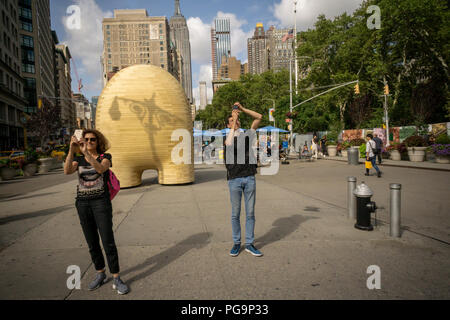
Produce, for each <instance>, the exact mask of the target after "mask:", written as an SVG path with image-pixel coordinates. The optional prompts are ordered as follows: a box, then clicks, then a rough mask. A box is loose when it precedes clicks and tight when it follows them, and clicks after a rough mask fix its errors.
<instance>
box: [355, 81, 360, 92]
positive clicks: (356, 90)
mask: <svg viewBox="0 0 450 320" xmlns="http://www.w3.org/2000/svg"><path fill="white" fill-rule="evenodd" d="M355 94H359V83H357V84H355Z"/></svg>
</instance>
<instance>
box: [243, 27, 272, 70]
mask: <svg viewBox="0 0 450 320" xmlns="http://www.w3.org/2000/svg"><path fill="white" fill-rule="evenodd" d="M266 46H267V43H266V34H265V32H264V26H263V24H262V23H258V24H256V28H255V32H254V34H253V37H252V38H250V39H247V50H248V69H249V72H250V73H252V74H260V73H263V72H265V71H267V70H268V69H269V66H268V58H267V48H266Z"/></svg>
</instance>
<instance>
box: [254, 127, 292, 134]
mask: <svg viewBox="0 0 450 320" xmlns="http://www.w3.org/2000/svg"><path fill="white" fill-rule="evenodd" d="M261 130H266V131H267V132H271V131H278V132H281V133H289V131H287V130H283V129H280V128H275V127H272V126H267V127H262V128H259V129H256V132H260V131H261Z"/></svg>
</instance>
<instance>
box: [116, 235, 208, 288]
mask: <svg viewBox="0 0 450 320" xmlns="http://www.w3.org/2000/svg"><path fill="white" fill-rule="evenodd" d="M211 236H212V233H210V232H202V233H197V234H194V235H191V236H190V237H188V238H186V239H184V240H183V241H181V242H178V243H177V244H175V245H174V246H172V247H170V248H168V249H167V250H164V251H162V252H160V253H158V254H157V255H154V256H153V257H150V258H148V259H147V260H145V261H144V262H142V263H140V264H138V265H136V266H134V267H131V268H128V269H126V270H124V271H122V272H121V276H124V275H126V274H129V273H132V272H136V271H140V270H141V272H140V273H138V274H136V275H135V276H133V277H131V278H129V279H127V280H126V282H127V284H131V283H133V282H135V281H138V280H141V279H144V278H147V277H148V276H150V275H151V274H153V273H155V272H157V271H158V270H161V269H162V268H164V267H165V266H167V265H169V264H170V263H172V262H173V261H175V260H176V259H178V258H180V257H181V256H183V255H184V254H186V253H187V252H188V251H189V250H192V249H201V248H203V247H205V246H206V245H207V244H208V243H209V239H210V238H211Z"/></svg>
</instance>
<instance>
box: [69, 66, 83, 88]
mask: <svg viewBox="0 0 450 320" xmlns="http://www.w3.org/2000/svg"><path fill="white" fill-rule="evenodd" d="M71 60H72V64H73V70H74V72H75V77H76V78H77V84H78V93H81V89H82V88H83V84H82V82H81V81H82V80H83V79H80V77H79V76H78V71H77V65H76V64H75V60H74V59H73V58H71Z"/></svg>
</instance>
